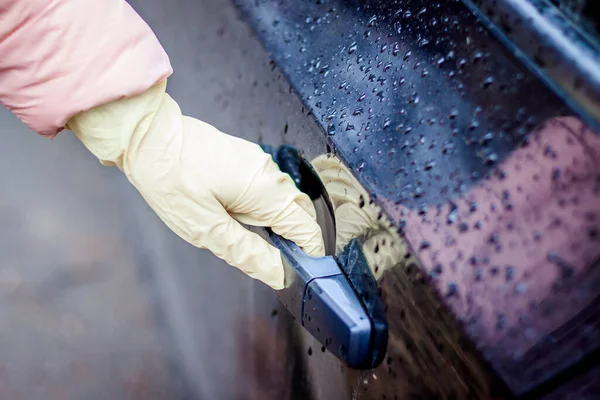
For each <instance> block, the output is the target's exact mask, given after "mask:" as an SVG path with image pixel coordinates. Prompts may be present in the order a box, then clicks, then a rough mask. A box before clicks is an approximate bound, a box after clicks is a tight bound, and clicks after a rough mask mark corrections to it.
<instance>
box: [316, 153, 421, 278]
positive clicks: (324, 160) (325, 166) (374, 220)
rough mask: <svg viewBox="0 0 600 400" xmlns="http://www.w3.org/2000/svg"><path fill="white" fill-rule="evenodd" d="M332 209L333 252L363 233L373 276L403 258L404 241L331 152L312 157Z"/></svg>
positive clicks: (379, 274) (406, 248) (376, 276)
mask: <svg viewBox="0 0 600 400" xmlns="http://www.w3.org/2000/svg"><path fill="white" fill-rule="evenodd" d="M312 165H313V167H314V168H315V170H316V171H317V173H318V174H319V176H320V177H321V180H322V181H323V184H324V185H325V188H326V189H327V193H328V194H329V197H330V199H331V202H332V203H333V207H334V209H335V220H336V231H337V232H336V236H337V239H336V252H337V253H339V252H341V251H342V250H343V249H344V247H345V246H346V245H347V244H348V243H349V242H350V241H351V240H352V239H354V238H357V237H359V236H363V237H366V240H365V241H364V243H363V245H362V250H363V254H364V255H365V258H366V259H367V263H368V264H369V267H370V268H371V270H372V271H373V274H374V276H375V278H376V279H379V277H381V274H383V272H384V271H385V270H386V269H389V268H392V267H394V266H396V265H398V264H400V263H402V262H405V261H406V258H405V256H406V255H407V254H409V250H408V246H407V245H406V242H405V241H404V240H402V239H401V238H400V236H399V235H398V233H397V232H396V230H395V229H394V228H393V227H392V225H391V224H390V222H389V221H388V219H387V218H386V217H385V216H384V215H383V213H382V212H381V209H380V208H379V207H378V206H377V205H376V204H375V203H372V202H371V201H370V198H369V195H368V193H367V192H366V191H365V190H364V189H363V187H362V186H361V184H360V183H359V182H358V181H357V180H356V178H354V176H353V175H352V173H351V172H350V171H349V170H348V168H347V167H346V166H345V165H344V164H343V163H342V162H341V161H340V160H339V159H338V158H336V157H335V156H333V155H322V156H319V157H317V158H315V159H314V160H313V161H312Z"/></svg>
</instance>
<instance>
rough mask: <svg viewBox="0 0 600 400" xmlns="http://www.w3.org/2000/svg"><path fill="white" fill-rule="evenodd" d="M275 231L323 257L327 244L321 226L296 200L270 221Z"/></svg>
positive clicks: (315, 254)
mask: <svg viewBox="0 0 600 400" xmlns="http://www.w3.org/2000/svg"><path fill="white" fill-rule="evenodd" d="M270 227H271V229H273V232H275V233H277V234H278V235H281V236H283V237H284V238H286V239H288V240H291V241H293V242H294V243H296V244H297V245H298V246H300V247H301V248H302V249H303V250H304V251H305V252H306V253H308V254H310V255H312V256H315V257H321V256H324V255H325V244H324V242H323V233H322V232H321V227H320V226H319V224H317V222H316V221H315V220H314V219H313V218H312V216H311V215H309V214H308V213H307V212H306V211H305V210H304V209H303V208H302V207H300V206H299V205H298V204H297V203H296V202H292V203H290V204H289V205H288V206H287V207H286V208H285V209H284V210H283V211H282V212H281V213H280V214H279V215H278V216H277V217H276V218H275V219H273V220H271V221H270Z"/></svg>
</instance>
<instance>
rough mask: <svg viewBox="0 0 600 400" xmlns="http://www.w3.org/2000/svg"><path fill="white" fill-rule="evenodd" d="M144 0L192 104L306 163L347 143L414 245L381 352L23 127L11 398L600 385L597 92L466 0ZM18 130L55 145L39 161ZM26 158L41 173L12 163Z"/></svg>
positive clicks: (396, 265)
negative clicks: (577, 97) (572, 96)
mask: <svg viewBox="0 0 600 400" xmlns="http://www.w3.org/2000/svg"><path fill="white" fill-rule="evenodd" d="M131 3H132V5H133V6H134V8H135V9H136V10H137V11H138V12H139V13H140V14H141V15H142V17H144V18H145V19H146V21H147V22H148V23H149V24H150V26H151V27H152V28H153V29H154V30H155V32H156V34H157V36H158V38H159V40H160V41H161V43H162V44H163V45H164V46H165V48H166V50H167V52H168V53H169V55H170V57H171V60H172V62H173V66H174V69H175V74H174V75H173V77H171V78H170V79H169V88H168V91H169V92H170V93H171V94H172V96H173V97H174V98H175V99H176V100H177V101H178V102H179V103H180V104H181V107H182V109H183V111H184V112H185V113H186V114H188V115H192V116H195V117H199V118H201V119H203V120H205V121H207V122H209V123H212V124H214V125H215V126H217V127H218V128H219V129H221V130H223V131H225V132H227V133H230V134H234V135H237V136H241V137H245V138H247V139H250V140H253V141H256V142H261V143H265V144H270V145H273V146H278V145H280V144H282V143H286V144H290V145H293V146H294V147H296V148H298V149H300V150H301V151H302V152H303V153H304V155H305V156H306V158H307V159H309V160H314V159H315V158H317V157H319V156H325V157H327V155H330V156H333V155H335V156H336V157H338V158H340V159H341V160H342V161H343V162H344V163H345V164H346V165H347V166H348V167H349V168H350V170H351V171H352V173H353V175H354V176H355V177H356V178H357V179H358V180H359V181H360V183H361V184H362V185H363V186H364V188H365V189H366V192H368V194H369V195H368V196H367V198H364V199H363V203H364V208H368V207H369V206H371V205H372V206H374V207H379V209H381V215H382V218H385V219H388V220H389V223H390V227H389V228H390V230H391V231H389V232H387V231H386V233H388V234H389V235H392V236H394V237H396V235H397V237H402V238H405V239H406V240H407V241H408V244H409V250H410V251H409V252H404V253H403V256H402V257H401V258H399V259H398V260H396V261H395V262H390V263H388V264H389V265H390V266H389V267H388V268H380V269H379V270H377V267H378V266H377V265H372V268H373V272H374V274H375V276H376V277H377V278H378V284H379V289H380V292H381V296H382V299H383V301H384V303H385V305H386V312H387V317H388V322H389V326H390V330H389V334H390V339H389V345H388V351H387V356H386V357H385V360H384V362H383V363H382V364H381V365H380V366H379V367H377V368H376V369H374V370H367V371H355V370H349V369H347V368H346V367H344V366H343V365H342V364H341V363H340V362H339V361H338V360H337V359H336V358H335V357H333V356H332V355H331V354H330V353H329V352H328V351H327V349H326V348H324V347H323V346H322V345H321V344H320V343H318V342H316V341H315V340H313V339H312V338H311V337H310V336H309V335H307V334H306V332H304V330H303V329H302V327H301V326H299V324H298V323H297V322H294V321H293V320H292V319H291V318H290V316H289V315H288V314H287V312H286V310H285V309H284V308H283V307H282V306H281V304H280V303H279V302H278V300H277V298H276V296H275V295H274V293H272V291H270V289H268V288H266V287H264V286H263V285H261V284H259V283H256V282H253V281H251V280H249V279H247V278H246V277H244V276H242V275H241V274H240V273H239V272H237V271H235V270H234V269H231V268H228V267H227V266H226V265H224V264H223V263H221V262H218V261H216V260H215V259H214V258H212V256H210V255H208V254H207V253H205V252H202V251H199V250H197V249H195V248H192V247H191V246H188V245H187V244H185V243H183V242H181V241H180V240H179V239H178V238H177V237H175V235H173V234H172V233H170V232H169V231H168V230H167V229H166V227H163V226H162V225H160V222H159V221H158V220H157V219H156V218H155V217H154V216H153V214H152V213H151V211H150V210H149V209H148V208H147V207H146V206H145V205H144V204H143V203H142V202H141V199H139V198H138V197H137V196H136V194H135V193H134V192H133V191H132V190H129V191H128V189H127V188H128V186H126V183H125V182H124V181H123V180H122V179H119V178H117V176H116V175H117V173H118V171H112V170H101V172H99V170H100V167H99V166H92V165H93V164H91V163H92V162H94V160H92V158H91V156H89V155H88V154H87V153H85V151H84V149H82V148H81V146H79V145H78V144H77V142H76V141H74V138H72V137H71V138H68V137H67V138H65V137H62V138H59V139H58V141H57V142H56V143H52V145H55V146H63V147H53V149H54V150H49V148H50V147H48V146H51V145H50V144H48V146H46V147H44V146H42V145H40V146H39V148H38V147H36V146H35V145H33V144H32V143H37V142H35V141H31V140H34V139H31V138H30V137H26V136H21V137H20V138H19V139H18V140H15V141H13V142H11V143H12V144H11V145H10V146H7V147H6V152H7V154H10V155H11V156H10V157H8V156H7V157H5V158H4V159H3V162H4V163H5V164H4V167H5V168H4V169H3V170H4V171H7V174H6V176H5V177H4V179H5V182H7V184H6V185H7V187H10V188H11V190H12V192H11V193H13V195H10V196H8V195H7V196H5V198H4V202H5V204H6V207H5V211H6V212H4V213H3V214H4V215H6V217H5V218H7V220H6V221H5V226H6V227H8V228H7V229H6V232H5V236H6V238H5V239H6V241H5V248H4V253H5V264H6V267H5V268H4V269H3V271H2V275H1V276H0V285H1V286H2V288H1V290H2V293H3V296H4V297H5V299H6V302H5V304H13V305H14V304H17V305H16V306H14V307H15V308H14V309H13V311H12V312H11V313H8V314H7V318H5V320H4V321H5V323H6V324H7V326H9V325H10V326H13V327H14V326H18V327H19V330H20V331H21V332H22V333H21V334H20V335H18V337H15V335H7V336H5V337H4V340H5V342H4V343H6V346H5V349H6V350H5V357H4V360H5V366H4V370H3V371H5V372H7V373H6V374H4V376H7V378H6V380H7V383H6V384H5V385H3V386H2V390H4V391H5V392H4V393H5V395H3V396H0V397H3V398H4V397H6V398H18V396H17V394H20V393H23V396H24V397H27V398H32V396H33V397H35V396H38V397H44V396H45V397H44V398H64V397H69V396H70V397H77V396H81V397H86V398H89V397H90V396H92V395H96V396H98V397H99V398H104V397H102V396H103V395H104V396H106V395H108V396H109V397H111V398H139V397H142V398H152V399H160V398H201V399H203V398H224V399H265V398H267V399H268V398H277V399H349V398H353V399H383V398H385V399H395V398H397V399H406V398H409V399H437V398H456V399H466V398H510V397H512V395H513V394H520V393H525V394H526V395H529V396H531V397H533V398H544V399H551V398H564V397H566V396H572V398H578V399H584V398H594V396H597V393H598V392H599V390H600V389H598V387H597V385H598V382H599V380H598V379H597V377H598V376H599V367H598V366H597V361H596V359H597V343H598V330H597V321H598V317H597V315H596V309H597V296H598V293H599V292H600V289H599V285H600V283H599V282H598V271H597V270H598V268H597V264H598V261H597V260H598V256H599V255H600V253H599V250H598V249H599V248H600V246H598V241H599V240H600V239H599V234H598V232H599V229H600V222H599V220H598V218H600V214H599V213H600V208H599V207H600V206H599V205H598V201H597V195H598V191H599V190H600V189H599V188H598V185H599V184H600V181H599V177H598V176H599V175H600V171H598V165H597V160H598V154H597V153H598V151H600V149H599V147H598V140H597V134H596V133H595V132H593V129H590V126H591V125H592V122H593V121H592V122H590V110H592V108H589V107H588V108H585V110H587V111H586V112H585V113H584V112H580V111H581V110H579V109H578V108H577V107H574V106H573V102H570V103H568V104H567V103H565V99H564V96H562V95H561V94H560V93H559V92H558V91H556V90H554V88H552V87H549V86H548V82H546V81H544V80H541V79H540V75H539V73H537V72H535V71H532V70H531V69H530V68H531V66H530V65H529V64H527V63H524V62H523V59H522V57H520V56H519V55H518V54H517V53H515V52H514V49H513V50H511V49H507V47H506V46H505V44H504V43H502V42H501V41H499V40H498V37H497V36H496V35H495V34H493V33H489V32H488V28H489V26H487V25H486V24H484V23H480V22H478V20H477V18H476V17H475V16H474V15H473V14H472V11H473V10H472V9H469V8H468V7H467V6H465V5H464V3H462V2H457V1H440V2H426V1H420V0H411V1H397V2H379V1H372V2H366V1H337V0H333V1H327V0H315V1H311V2H291V1H262V0H261V1H242V0H238V1H236V7H237V8H235V7H234V5H233V4H232V3H230V2H224V1H219V0H203V1H194V0H181V1H177V2H164V1H161V0H146V1H143V2H142V1H132V2H131ZM174 21H177V23H174ZM255 35H256V36H255ZM561 96H562V97H561ZM590 98H591V97H590ZM584 114H586V115H584ZM592 117H593V116H592ZM4 118H6V119H5V120H7V119H8V118H9V117H8V116H4V115H3V119H4ZM591 119H593V118H591ZM10 121H11V122H10V123H9V124H7V125H6V126H8V127H10V129H11V130H12V129H14V130H18V129H17V128H15V126H16V121H14V120H12V119H11V120H10ZM582 121H586V123H587V125H586V124H584V123H583V122H582ZM18 134H22V135H27V134H28V133H27V132H22V133H21V132H19V133H18ZM29 134H30V135H33V134H31V133H29ZM30 139H31V140H30ZM35 139H38V138H35ZM39 140H41V139H39ZM21 147H29V148H31V149H32V150H31V151H32V152H33V153H32V154H38V153H39V154H45V155H46V156H45V158H39V159H38V160H39V161H38V162H37V163H36V164H35V165H34V166H33V167H31V165H32V164H30V163H27V162H25V161H26V160H24V159H22V158H20V157H18V156H17V154H18V151H17V150H18V149H20V148H21ZM36 152H37V153H36ZM74 154H77V156H73V155H74ZM73 157H75V158H73ZM86 157H87V158H86ZM56 160H63V161H62V163H60V162H59V163H58V164H57V165H58V166H57V167H56V169H49V168H47V165H48V163H51V162H55V161H56ZM84 160H87V164H86V161H84ZM74 163H77V165H79V166H87V167H85V168H82V167H80V168H78V169H77V171H74V169H73V168H72V165H74ZM17 165H19V166H20V168H23V170H24V171H25V170H27V171H30V173H28V174H29V175H27V174H26V175H24V177H26V179H22V180H20V182H35V184H33V185H31V184H29V185H28V184H25V183H20V184H19V183H18V182H17V181H14V180H11V179H12V178H11V177H12V176H13V175H12V174H10V173H8V172H10V171H11V170H12V169H13V168H15V166H17ZM27 168H30V169H27ZM34 176H38V177H39V178H38V179H37V180H35V179H34ZM86 181H91V182H94V184H88V185H87V186H86V185H84V184H83V182H86ZM36 188H37V189H36ZM52 188H58V189H60V190H57V189H52ZM36 190H37V191H36ZM41 193H44V195H45V196H46V199H47V201H46V202H45V203H44V205H43V207H40V206H39V201H37V198H36V196H38V197H39V196H41ZM49 193H54V194H52V195H49ZM65 193H71V194H70V195H66V194H65ZM24 197H28V198H31V199H32V200H31V201H29V202H26V201H22V198H24ZM369 197H370V198H369ZM34 200H36V201H34ZM84 203H86V204H91V206H89V207H88V208H84V207H83V206H81V204H84ZM35 204H38V206H37V211H35V210H36V206H35ZM78 207H79V209H80V210H81V211H80V213H74V212H73V210H74V209H77V208H78ZM15 210H17V211H15ZM31 210H34V211H31ZM36 213H37V214H36ZM86 213H87V214H86ZM38 214H42V216H43V217H44V218H37V217H36V218H37V219H36V218H33V217H32V216H35V215H38ZM82 215H91V216H90V217H87V218H84V217H83V216H82ZM56 219H59V220H60V219H62V222H63V225H62V226H63V228H61V229H58V228H56V227H57V226H61V225H60V224H57V223H56ZM30 220H36V221H42V222H44V221H46V224H42V226H29V225H28V221H30ZM24 221H25V222H24ZM132 221H134V222H132ZM121 224H122V225H121ZM49 226H54V228H52V229H50V228H48V227H49ZM383 226H384V224H382V228H381V230H382V231H385V230H386V229H387V228H384V227H383ZM385 226H386V227H387V225H385ZM115 227H118V229H117V228H115ZM17 228H18V229H17ZM115 230H118V231H119V234H115ZM69 232H70V233H69ZM371 233H372V232H371ZM377 233H379V231H378V232H377ZM57 236H59V237H61V238H64V239H63V240H61V241H60V242H58V243H57V242H56V241H54V242H53V241H52V240H51V238H52V237H54V238H55V237H57ZM11 240H14V242H11ZM13 243H21V244H23V243H30V244H29V246H28V247H25V246H24V247H23V248H22V250H21V251H20V252H17V253H15V254H13V253H11V251H12V250H11V249H14V248H15V247H14V246H13ZM379 244H381V243H379ZM30 248H35V249H37V250H36V252H31V251H29V249H30ZM107 254H109V255H110V256H107ZM26 256H27V257H29V258H27V257H26ZM15 260H21V261H19V262H21V263H22V264H26V263H28V265H29V267H27V266H26V267H25V268H23V266H22V265H21V264H19V262H17V261H15ZM23 260H26V261H25V262H24V261H23ZM49 260H52V262H49ZM11 263H14V264H15V265H18V266H19V267H20V270H22V271H24V272H23V273H21V274H20V275H19V274H15V273H14V269H13V268H12V267H11V266H10V265H9V264H11ZM392 264H393V265H392ZM43 266H45V268H46V270H45V271H48V272H47V273H41V272H36V271H40V268H42V267H43ZM65 276H66V278H64V277H65ZM15 282H16V283H15ZM64 282H71V283H73V285H72V286H69V285H67V284H66V283H64ZM84 286H87V288H88V290H87V291H84V290H82V287H84ZM15 288H17V289H15ZM23 288H24V289H23ZM32 293H38V294H36V295H35V296H33V294H32ZM27 294H29V295H27ZM31 296H33V297H31ZM32 299H33V300H32ZM110 299H112V300H110ZM71 304H77V306H71ZM123 304H127V306H124V305H123ZM32 310H35V312H32ZM115 310H116V311H115ZM33 342H35V343H36V345H31V343H33ZM66 343H68V344H66ZM28 349H32V351H31V352H28ZM49 349H54V350H49ZM31 353H34V354H35V356H31ZM27 354H29V355H30V356H27V357H25V355H27ZM99 354H100V355H99ZM65 360H66V361H65ZM34 367H35V368H34ZM24 371H27V372H24ZM73 371H75V372H76V373H74V372H73ZM65 381H66V382H69V384H68V385H66V384H64V382H65ZM31 382H35V383H36V384H35V385H31ZM11 390H12V392H10V391H11ZM15 393H16V394H15Z"/></svg>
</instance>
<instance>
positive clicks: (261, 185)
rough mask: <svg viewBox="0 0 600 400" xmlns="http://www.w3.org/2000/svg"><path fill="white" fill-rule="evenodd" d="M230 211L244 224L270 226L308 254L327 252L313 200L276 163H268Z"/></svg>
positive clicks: (314, 254)
mask: <svg viewBox="0 0 600 400" xmlns="http://www.w3.org/2000/svg"><path fill="white" fill-rule="evenodd" d="M228 211H229V212H230V213H231V214H232V216H234V217H235V219H236V220H238V221H240V222H242V223H244V224H247V225H253V226H262V227H269V228H271V229H272V230H273V231H274V232H275V233H277V234H279V235H281V236H283V237H285V238H286V239H288V240H291V241H293V242H295V243H296V244H297V245H298V246H300V247H301V248H302V249H303V250H304V251H305V252H307V253H308V254H311V255H313V256H323V255H325V245H324V243H323V235H322V233H321V228H320V227H319V225H318V224H317V222H316V211H315V208H314V206H313V204H312V201H311V200H310V198H309V197H308V196H307V195H306V194H305V193H302V192H301V191H300V190H298V188H297V187H296V185H294V182H293V181H292V178H290V176H289V175H287V174H284V173H283V172H281V171H279V169H278V167H277V165H276V164H275V163H272V162H271V163H267V164H266V165H265V167H264V170H263V171H262V173H260V174H258V175H257V177H256V179H255V182H254V184H253V185H252V186H250V187H249V189H248V191H247V192H246V193H245V195H244V196H243V199H240V201H238V202H237V203H236V204H235V205H234V206H233V207H232V209H231V210H228Z"/></svg>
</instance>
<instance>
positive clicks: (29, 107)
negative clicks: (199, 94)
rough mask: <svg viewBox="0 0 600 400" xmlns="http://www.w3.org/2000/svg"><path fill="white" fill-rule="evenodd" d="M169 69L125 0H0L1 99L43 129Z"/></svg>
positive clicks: (142, 86)
mask: <svg viewBox="0 0 600 400" xmlns="http://www.w3.org/2000/svg"><path fill="white" fill-rule="evenodd" d="M171 73H172V69H171V65H170V63H169V58H168V56H167V54H166V53H165V51H164V50H163V48H162V47H161V45H160V43H159V42H158V40H157V39H156V36H155V35H154V33H153V32H152V30H151V29H150V27H149V26H148V25H147V24H146V23H145V22H144V21H143V20H142V19H141V18H140V17H139V16H138V15H137V14H136V12H135V11H134V10H133V9H132V8H131V7H130V6H129V4H127V3H126V2H125V0H0V102H2V104H4V105H5V106H6V107H7V108H8V109H10V110H11V111H12V112H13V113H14V114H16V115H17V117H19V118H20V119H21V120H22V121H23V122H24V123H26V124H27V125H28V126H29V127H30V128H31V129H33V130H34V131H36V132H37V133H39V134H41V135H46V136H54V135H56V134H57V133H58V132H60V131H61V130H62V129H63V127H64V125H65V124H66V122H67V121H68V120H69V118H71V117H72V116H74V115H76V114H77V113H79V112H81V111H84V110H87V109H90V108H92V107H94V106H97V105H100V104H103V103H107V102H109V101H112V100H116V99H119V98H123V97H128V96H131V95H135V94H139V93H142V92H143V91H145V90H146V89H148V88H149V87H151V86H152V85H154V84H155V83H156V82H158V81H160V80H162V79H165V78H167V77H168V76H169V75H170V74H171Z"/></svg>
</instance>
